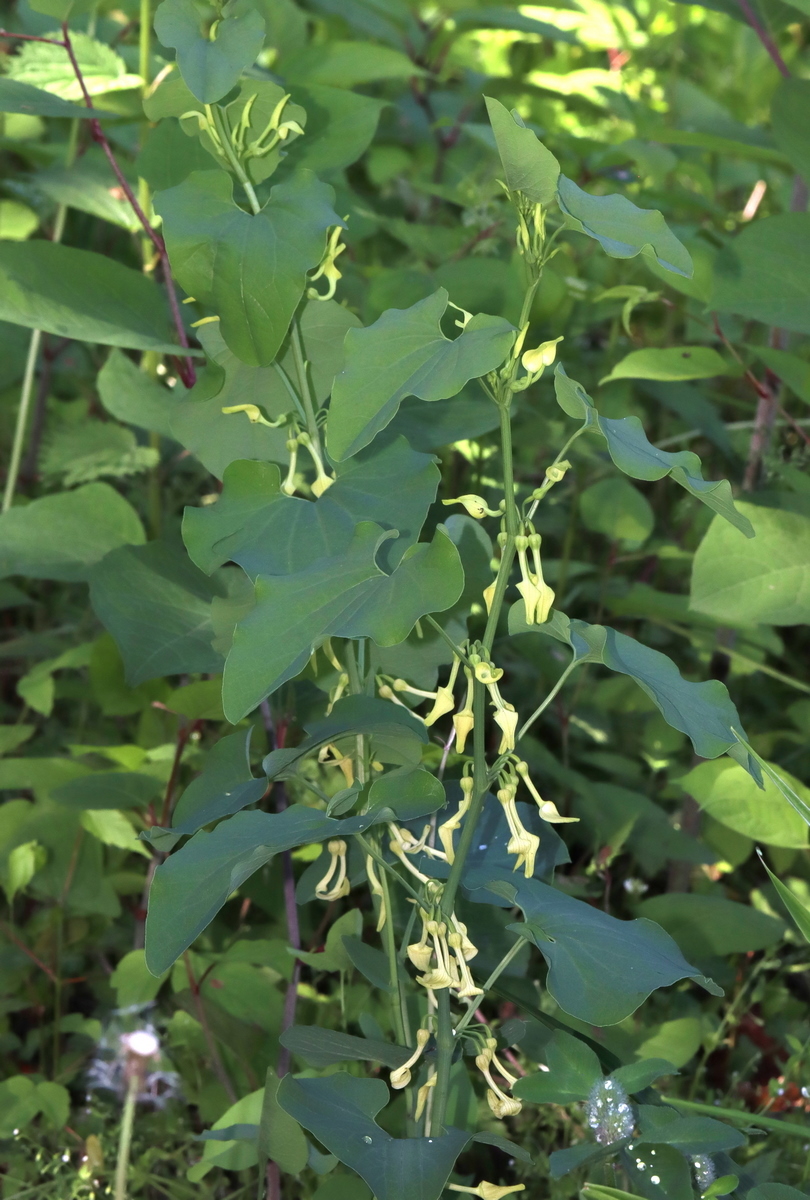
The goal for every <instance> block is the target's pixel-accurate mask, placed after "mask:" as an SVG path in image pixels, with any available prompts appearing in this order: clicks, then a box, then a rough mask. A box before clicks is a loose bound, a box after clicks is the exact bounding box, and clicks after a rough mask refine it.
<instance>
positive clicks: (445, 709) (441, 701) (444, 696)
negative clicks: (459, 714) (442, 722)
mask: <svg viewBox="0 0 810 1200" xmlns="http://www.w3.org/2000/svg"><path fill="white" fill-rule="evenodd" d="M455 706H456V702H455V700H454V698H453V689H452V688H451V687H449V686H446V687H440V688H438V689H437V691H436V699H435V700H434V702H433V708H432V709H431V710H430V712H429V713H428V715H427V716H426V717H425V719H424V720H425V724H426V725H433V724H435V722H436V721H438V719H439V717H443V716H444V715H445V713H449V712H452V711H453V709H454V708H455Z"/></svg>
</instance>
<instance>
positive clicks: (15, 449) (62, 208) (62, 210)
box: [0, 121, 79, 512]
mask: <svg viewBox="0 0 810 1200" xmlns="http://www.w3.org/2000/svg"><path fill="white" fill-rule="evenodd" d="M78 144H79V122H78V121H71V122H70V131H69V133H68V140H67V150H66V151H65V166H66V167H69V166H70V165H71V164H72V162H73V160H74V159H75V157H76V148H77V146H78ZM66 220H67V205H66V204H60V205H59V207H58V208H57V210H56V217H55V219H54V223H53V232H52V234H51V241H52V242H56V243H59V242H61V240H62V235H63V234H64V232H65V221H66ZM41 343H42V330H41V329H32V330H31V340H30V341H29V343H28V357H27V358H26V360H25V371H24V373H23V381H22V387H21V389H20V404H19V407H18V409H17V421H16V424H15V426H14V440H13V442H12V444H11V458H10V460H9V464H8V475H7V476H6V486H5V489H4V491H3V504H2V508H0V511H1V512H8V510H9V509H10V508H11V505H12V503H13V501H14V493H15V491H16V490H17V480H18V478H19V474H20V463H21V462H22V456H23V450H24V449H25V429H26V425H27V424H28V412H29V410H30V408H31V397H32V396H33V394H34V382H35V380H36V374H37V359H38V358H39V349H40V345H41Z"/></svg>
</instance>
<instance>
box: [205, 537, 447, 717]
mask: <svg viewBox="0 0 810 1200" xmlns="http://www.w3.org/2000/svg"><path fill="white" fill-rule="evenodd" d="M386 536H387V535H386V534H385V532H384V531H383V530H382V529H380V527H379V526H378V525H374V524H373V523H371V522H368V521H362V522H360V523H359V524H358V525H357V527H356V529H355V533H354V537H353V538H352V541H351V543H350V545H349V546H348V547H347V548H346V549H345V550H344V551H343V552H341V553H339V554H336V555H332V556H331V557H327V558H320V559H317V560H316V561H315V562H313V563H312V565H311V566H308V567H306V568H305V569H303V570H300V571H298V572H296V573H295V574H292V575H283V576H282V575H275V576H269V575H260V576H259V577H258V579H257V580H256V605H255V607H254V609H253V610H252V611H251V612H250V613H249V614H248V615H247V616H246V617H245V618H244V619H243V620H242V621H240V622H239V624H238V625H237V627H236V629H235V631H234V640H233V647H232V649H231V652H230V654H229V655H228V659H227V662H226V665H225V675H224V679H223V688H222V695H223V705H224V709H225V715H226V716H227V718H228V720H229V721H233V722H236V721H238V720H241V718H242V717H243V716H244V715H245V714H246V713H248V712H250V711H251V710H252V709H254V708H255V707H256V705H257V704H259V702H260V701H261V700H263V699H264V697H265V696H268V695H269V694H270V693H271V692H273V691H275V689H276V688H278V687H280V685H281V684H282V683H284V682H285V680H287V679H291V678H292V677H293V676H294V675H297V674H298V672H299V671H300V670H301V669H302V668H303V667H304V665H305V664H306V661H307V659H308V658H309V656H310V654H311V653H312V651H313V649H314V648H315V647H316V645H318V644H319V643H320V642H321V641H323V639H324V638H325V637H330V636H334V635H336V636H339V637H371V638H373V639H374V640H375V641H376V642H377V644H378V645H383V646H385V645H394V644H396V643H397V642H401V641H404V639H405V638H406V637H407V636H408V634H409V633H410V631H411V629H412V628H413V626H414V625H415V623H416V621H417V620H418V619H419V618H420V617H422V616H424V615H425V614H426V613H429V612H442V611H444V610H445V609H447V608H450V607H451V605H453V604H454V603H455V601H456V600H457V599H458V597H459V595H460V594H461V589H462V587H463V584H464V574H463V570H462V567H461V562H460V559H459V557H458V551H457V550H456V548H455V545H454V544H453V543H452V542H451V540H450V538H449V537H448V535H447V533H446V532H444V531H443V530H442V529H441V528H439V529H438V530H437V532H436V534H435V535H434V538H433V541H432V542H430V543H422V544H420V545H416V546H412V547H411V548H410V550H409V551H408V552H407V553H406V554H405V556H404V557H403V559H402V561H401V562H400V564H399V565H398V566H397V567H396V569H395V570H394V572H393V574H391V575H385V574H384V572H383V571H381V570H380V568H379V567H378V566H377V561H376V559H377V550H378V547H379V545H380V542H381V541H382V540H384V539H385V538H386Z"/></svg>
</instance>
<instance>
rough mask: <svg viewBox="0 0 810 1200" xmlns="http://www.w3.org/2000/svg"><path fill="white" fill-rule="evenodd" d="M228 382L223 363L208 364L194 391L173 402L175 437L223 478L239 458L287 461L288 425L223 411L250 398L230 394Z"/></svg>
mask: <svg viewBox="0 0 810 1200" xmlns="http://www.w3.org/2000/svg"><path fill="white" fill-rule="evenodd" d="M256 369H257V368H252V367H248V368H247V370H256ZM226 386H227V379H223V371H222V369H221V368H220V367H218V366H213V365H209V366H208V367H206V369H205V370H204V371H203V372H202V373H201V374H200V375H199V376H198V378H197V382H196V383H195V385H194V387H193V388H192V389H191V391H190V392H188V393H186V395H184V396H179V397H178V398H177V399H176V401H175V403H174V404H173V405H172V408H171V413H170V417H169V426H170V429H171V434H172V437H174V438H175V439H176V440H177V441H178V442H180V444H181V445H182V446H185V448H186V449H187V450H190V451H191V453H192V454H194V455H195V456H196V457H197V458H198V459H199V460H200V462H201V463H202V464H203V466H204V467H205V468H206V470H208V471H210V472H211V474H212V475H216V476H217V477H218V478H220V479H221V478H222V476H223V474H224V472H225V469H226V468H227V466H228V465H229V463H232V462H235V461H236V460H238V459H256V460H258V461H259V462H279V463H281V462H286V461H287V460H288V459H289V452H288V450H287V448H286V442H287V434H286V432H285V430H284V429H281V428H279V429H268V427H267V426H266V425H262V424H261V423H260V422H258V421H256V422H254V421H249V420H248V419H247V417H246V416H245V415H244V414H243V413H223V411H222V409H223V408H224V407H225V406H226V405H228V404H229V403H239V404H244V403H246V402H247V401H246V400H245V399H243V398H242V396H241V395H240V397H239V400H233V399H232V398H231V397H230V396H226V395H225V392H224V389H225V387H226Z"/></svg>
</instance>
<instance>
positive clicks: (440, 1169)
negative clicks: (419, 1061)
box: [278, 1072, 471, 1200]
mask: <svg viewBox="0 0 810 1200" xmlns="http://www.w3.org/2000/svg"><path fill="white" fill-rule="evenodd" d="M278 1099H279V1103H280V1104H281V1106H282V1108H285V1109H286V1110H287V1112H288V1113H289V1114H290V1115H291V1116H293V1117H295V1119H296V1121H298V1123H299V1124H300V1125H303V1126H304V1128H305V1129H308V1130H309V1131H310V1133H312V1134H314V1135H315V1137H316V1138H317V1139H318V1141H319V1142H320V1143H321V1144H322V1145H323V1146H325V1147H326V1149H327V1150H329V1151H331V1153H332V1154H334V1155H335V1156H336V1157H337V1158H339V1159H340V1161H341V1162H342V1163H345V1164H346V1166H347V1167H351V1169H352V1170H353V1171H356V1172H357V1174H358V1175H360V1176H361V1177H362V1178H363V1179H364V1180H365V1181H366V1183H367V1184H368V1185H369V1187H370V1188H371V1190H372V1191H373V1193H374V1195H375V1197H376V1198H377V1200H402V1186H403V1181H407V1188H408V1200H439V1196H440V1195H441V1193H442V1190H443V1188H444V1186H445V1184H446V1182H447V1179H448V1177H449V1175H450V1172H451V1170H452V1169H453V1164H454V1162H455V1160H456V1158H457V1157H458V1155H459V1154H460V1153H461V1151H462V1150H463V1149H464V1147H465V1146H466V1145H467V1143H468V1142H469V1141H470V1137H471V1135H470V1134H468V1133H462V1131H461V1130H460V1129H453V1128H450V1129H447V1130H446V1131H445V1134H444V1136H443V1137H432V1138H425V1137H416V1138H393V1137H391V1135H390V1134H388V1133H386V1132H385V1131H384V1130H383V1129H381V1128H380V1126H379V1125H378V1124H377V1123H376V1121H375V1120H374V1118H375V1117H376V1115H377V1113H378V1112H379V1111H380V1109H381V1108H383V1107H384V1106H385V1104H387V1102H388V1088H387V1087H386V1085H385V1084H384V1083H383V1081H382V1080H381V1079H356V1078H355V1077H354V1076H352V1075H346V1074H343V1073H342V1072H339V1073H337V1074H335V1075H330V1076H328V1077H327V1078H325V1079H294V1078H293V1077H292V1076H291V1075H287V1076H286V1077H285V1078H284V1079H283V1080H282V1083H281V1087H280V1088H279V1093H278Z"/></svg>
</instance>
